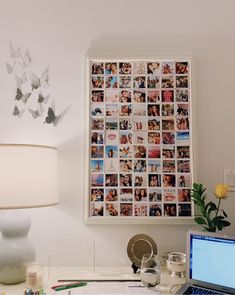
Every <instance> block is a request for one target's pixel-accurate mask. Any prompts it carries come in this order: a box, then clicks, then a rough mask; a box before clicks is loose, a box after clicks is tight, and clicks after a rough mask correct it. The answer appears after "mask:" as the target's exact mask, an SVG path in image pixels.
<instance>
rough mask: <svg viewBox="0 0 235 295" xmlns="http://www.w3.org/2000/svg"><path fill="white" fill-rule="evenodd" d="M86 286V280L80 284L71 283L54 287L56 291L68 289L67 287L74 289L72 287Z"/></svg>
mask: <svg viewBox="0 0 235 295" xmlns="http://www.w3.org/2000/svg"><path fill="white" fill-rule="evenodd" d="M83 286H86V283H85V282H81V283H79V284H70V285H61V286H58V287H55V288H53V289H54V290H55V291H62V290H67V289H72V288H77V287H83Z"/></svg>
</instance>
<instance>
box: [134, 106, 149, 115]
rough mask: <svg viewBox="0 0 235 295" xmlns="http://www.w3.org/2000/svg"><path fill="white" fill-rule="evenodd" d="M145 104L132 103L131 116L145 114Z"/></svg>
mask: <svg viewBox="0 0 235 295" xmlns="http://www.w3.org/2000/svg"><path fill="white" fill-rule="evenodd" d="M146 115H147V110H146V104H145V103H135V104H133V116H146Z"/></svg>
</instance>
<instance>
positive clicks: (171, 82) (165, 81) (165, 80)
mask: <svg viewBox="0 0 235 295" xmlns="http://www.w3.org/2000/svg"><path fill="white" fill-rule="evenodd" d="M161 85H162V88H174V86H175V79H174V77H173V76H167V77H162V84H161Z"/></svg>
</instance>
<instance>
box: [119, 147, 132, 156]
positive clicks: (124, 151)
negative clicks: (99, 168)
mask: <svg viewBox="0 0 235 295" xmlns="http://www.w3.org/2000/svg"><path fill="white" fill-rule="evenodd" d="M132 154H133V152H132V146H130V145H126V146H120V148H119V156H120V158H125V159H126V158H132Z"/></svg>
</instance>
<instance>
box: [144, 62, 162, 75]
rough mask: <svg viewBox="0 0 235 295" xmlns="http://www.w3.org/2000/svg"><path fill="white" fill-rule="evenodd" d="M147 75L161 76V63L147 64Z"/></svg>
mask: <svg viewBox="0 0 235 295" xmlns="http://www.w3.org/2000/svg"><path fill="white" fill-rule="evenodd" d="M147 74H148V75H160V63H159V62H148V63H147Z"/></svg>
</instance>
